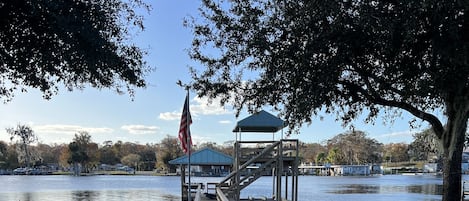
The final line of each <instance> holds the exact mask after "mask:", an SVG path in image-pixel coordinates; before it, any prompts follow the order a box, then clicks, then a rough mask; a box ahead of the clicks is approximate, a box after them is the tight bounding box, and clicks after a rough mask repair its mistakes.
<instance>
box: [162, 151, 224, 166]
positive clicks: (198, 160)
mask: <svg viewBox="0 0 469 201" xmlns="http://www.w3.org/2000/svg"><path fill="white" fill-rule="evenodd" d="M188 162H189V157H188V156H187V155H184V156H181V157H179V158H176V159H173V160H170V161H169V164H173V165H181V164H183V165H187V164H188ZM232 164H233V157H231V156H228V155H226V154H223V153H220V152H218V151H214V150H212V149H210V148H204V149H202V150H199V151H196V152H194V153H192V154H191V165H232Z"/></svg>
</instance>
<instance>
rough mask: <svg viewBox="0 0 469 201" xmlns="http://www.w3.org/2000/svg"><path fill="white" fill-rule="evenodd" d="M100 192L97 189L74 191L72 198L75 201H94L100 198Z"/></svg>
mask: <svg viewBox="0 0 469 201" xmlns="http://www.w3.org/2000/svg"><path fill="white" fill-rule="evenodd" d="M98 198H99V192H97V191H73V192H72V200H73V201H92V200H98Z"/></svg>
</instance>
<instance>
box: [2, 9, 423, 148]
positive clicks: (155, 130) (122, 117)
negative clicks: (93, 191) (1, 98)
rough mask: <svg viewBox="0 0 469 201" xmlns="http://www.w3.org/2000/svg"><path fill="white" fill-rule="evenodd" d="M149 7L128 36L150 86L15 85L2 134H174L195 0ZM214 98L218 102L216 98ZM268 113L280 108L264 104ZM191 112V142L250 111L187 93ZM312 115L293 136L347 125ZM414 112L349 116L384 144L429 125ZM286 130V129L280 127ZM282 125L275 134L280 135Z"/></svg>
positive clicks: (114, 137)
mask: <svg viewBox="0 0 469 201" xmlns="http://www.w3.org/2000/svg"><path fill="white" fill-rule="evenodd" d="M150 2H151V5H152V8H153V9H152V11H151V12H150V13H145V14H144V17H145V22H144V23H145V26H146V29H145V30H144V31H143V32H140V33H138V35H136V36H134V37H133V41H134V42H135V43H136V44H138V45H139V46H140V47H142V48H144V49H145V50H147V51H148V55H147V56H146V58H145V59H146V61H147V62H148V63H149V64H150V65H151V66H152V67H154V68H155V70H154V71H153V72H151V73H150V74H149V75H148V76H147V77H146V81H147V83H148V86H147V87H146V88H144V89H137V90H136V94H135V97H133V98H131V97H130V96H129V95H128V94H124V95H119V94H117V93H115V92H114V91H112V90H111V89H101V90H98V89H94V88H91V87H87V88H85V89H84V90H74V91H72V92H69V91H67V90H65V89H62V90H60V91H59V94H58V95H55V96H53V97H52V99H50V100H44V99H43V98H42V94H41V93H40V92H39V91H38V90H36V89H29V90H28V92H26V93H22V92H19V91H18V92H16V95H15V97H14V98H13V100H12V101H10V102H8V103H6V104H1V105H0V140H3V141H5V142H10V138H9V135H8V134H7V132H6V131H5V129H6V128H12V127H16V125H18V124H26V125H29V126H30V127H31V128H32V129H33V130H34V133H35V134H36V135H37V137H38V139H39V142H41V143H47V144H52V143H59V144H60V143H70V142H71V141H72V139H73V137H74V135H75V134H76V133H77V132H79V131H86V132H88V133H89V134H90V135H91V140H92V141H93V142H96V143H98V144H101V143H103V142H104V141H107V140H111V141H113V142H116V141H118V140H121V141H123V142H135V143H141V144H147V143H150V144H153V143H159V142H160V141H161V140H162V139H164V138H165V137H167V136H168V135H169V136H173V137H176V136H177V132H178V130H179V121H180V117H181V112H182V107H183V104H184V98H185V95H186V92H185V91H184V89H182V88H181V87H179V86H178V85H177V84H176V82H177V81H178V80H181V81H183V82H184V83H188V82H190V75H189V66H193V67H196V68H198V69H203V66H200V64H198V63H196V62H194V61H192V60H191V59H190V58H189V56H188V54H187V50H188V49H189V48H190V45H191V42H192V37H193V36H192V34H191V30H190V29H189V28H186V27H184V26H183V20H184V18H187V17H189V16H194V17H197V14H198V11H197V8H198V7H199V4H200V3H199V1H187V0H172V1H165V0H157V1H150ZM214 102H216V101H214ZM265 110H266V111H267V112H270V113H272V114H273V115H277V112H275V111H271V110H269V109H268V107H266V108H265ZM190 112H191V114H192V118H193V123H192V125H191V128H190V129H191V133H192V138H193V141H194V143H196V144H197V143H203V142H215V143H217V144H223V143H224V142H227V141H231V140H234V139H235V134H234V133H232V130H233V128H234V127H235V125H236V122H237V121H239V120H241V119H243V118H246V117H248V116H249V114H248V113H246V111H242V112H241V114H240V116H239V118H236V117H235V114H234V111H233V108H232V107H230V106H225V107H221V106H220V105H217V104H210V105H207V99H205V98H196V95H195V94H194V92H191V94H190ZM322 115H323V117H324V118H323V119H320V118H319V117H314V118H313V122H312V123H311V124H310V125H305V126H303V127H302V128H301V129H300V133H299V134H298V135H296V134H294V135H292V136H291V137H290V138H294V139H299V140H300V141H303V142H307V143H323V142H325V140H327V139H330V138H332V137H334V136H335V135H337V134H340V133H344V132H347V131H348V130H349V128H343V127H342V126H341V123H340V122H336V121H335V116H331V115H326V114H322ZM411 118H412V116H411V115H410V114H408V113H406V112H404V113H403V115H402V116H401V117H399V118H397V119H395V122H394V123H392V124H389V123H388V124H383V123H382V120H381V119H380V118H378V119H377V121H376V123H375V124H374V125H372V124H364V123H363V118H361V119H358V120H356V121H354V123H353V124H354V127H355V129H356V130H362V131H365V132H366V133H367V134H368V137H370V138H374V139H376V140H377V141H379V142H381V143H385V144H387V143H400V142H404V143H410V142H411V141H412V140H413V139H412V133H415V132H419V131H421V130H423V129H425V128H426V124H422V127H421V128H416V129H411V128H410V127H409V124H408V122H409V121H410V120H411ZM284 132H285V131H284ZM281 135H282V132H279V133H276V134H275V135H274V136H273V137H274V138H276V139H279V138H280V137H281ZM244 139H246V140H247V139H253V140H254V139H257V140H271V139H272V135H270V134H269V135H266V134H249V135H248V134H244V135H243V140H244Z"/></svg>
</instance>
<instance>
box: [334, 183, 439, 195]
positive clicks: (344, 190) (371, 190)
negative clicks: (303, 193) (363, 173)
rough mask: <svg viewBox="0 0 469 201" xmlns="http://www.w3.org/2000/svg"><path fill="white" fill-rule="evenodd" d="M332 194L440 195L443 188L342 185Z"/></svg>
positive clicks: (434, 186)
mask: <svg viewBox="0 0 469 201" xmlns="http://www.w3.org/2000/svg"><path fill="white" fill-rule="evenodd" d="M328 193H333V194H380V193H418V194H427V195H442V194H443V186H442V185H439V184H422V185H408V186H403V185H401V186H399V185H388V186H387V185H363V184H348V185H342V186H341V187H339V189H335V190H331V191H328Z"/></svg>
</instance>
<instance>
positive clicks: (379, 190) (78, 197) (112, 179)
mask: <svg viewBox="0 0 469 201" xmlns="http://www.w3.org/2000/svg"><path fill="white" fill-rule="evenodd" d="M220 179H221V178H207V177H193V178H192V181H193V182H207V181H209V182H214V181H219V180H220ZM464 179H465V180H467V179H469V177H467V175H465V176H464ZM0 182H1V184H0V201H11V200H15V201H36V200H37V201H49V200H50V201H52V200H53V201H55V200H65V201H67V200H70V201H85V200H86V201H97V200H106V201H124V200H125V201H127V200H137V201H138V200H142V201H143V200H145V201H146V200H162V201H170V200H180V186H179V185H180V177H177V176H171V177H160V176H87V177H73V176H0ZM441 184H442V178H441V177H437V176H431V175H421V176H403V175H385V176H374V177H316V176H300V177H299V189H298V191H299V200H300V201H309V200H318V201H364V200H374V201H375V200H378V201H379V200H381V201H411V200H412V201H414V200H422V201H437V200H441ZM271 194H272V177H262V178H261V179H259V180H258V181H256V182H255V183H253V184H251V186H249V187H248V188H246V189H245V190H243V192H242V196H243V197H247V196H254V197H257V196H268V195H271Z"/></svg>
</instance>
